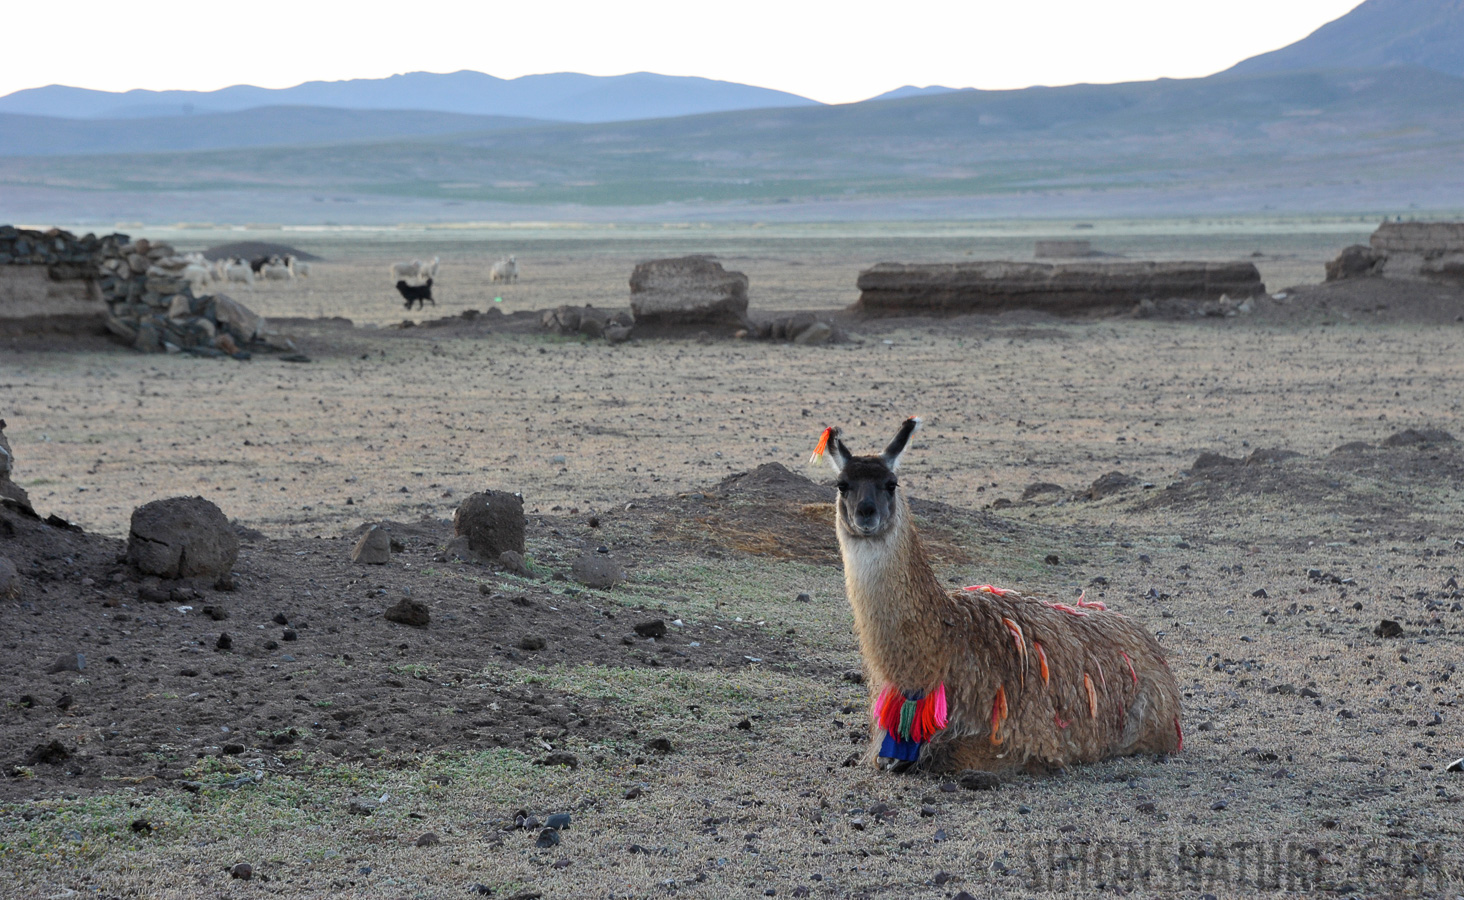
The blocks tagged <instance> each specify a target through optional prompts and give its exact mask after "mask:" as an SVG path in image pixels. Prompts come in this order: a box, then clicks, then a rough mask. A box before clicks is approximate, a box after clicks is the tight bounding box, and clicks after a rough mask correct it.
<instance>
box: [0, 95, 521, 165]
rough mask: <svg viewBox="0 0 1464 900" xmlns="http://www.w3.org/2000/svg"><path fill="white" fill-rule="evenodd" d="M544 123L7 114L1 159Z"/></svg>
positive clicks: (397, 116)
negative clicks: (79, 116)
mask: <svg viewBox="0 0 1464 900" xmlns="http://www.w3.org/2000/svg"><path fill="white" fill-rule="evenodd" d="M539 124H543V123H542V122H539V121H538V120H535V119H519V118H510V117H507V116H468V115H461V114H457V113H440V112H422V111H419V110H374V109H331V108H328V107H319V106H264V107H258V108H255V109H247V110H243V111H240V112H228V113H206V114H202V115H195V116H189V117H188V118H186V119H180V118H179V117H177V116H168V117H165V118H156V119H62V118H56V117H53V116H29V115H20V114H16V113H0V156H56V155H66V154H90V153H156V152H159V151H167V150H172V151H177V150H217V149H222V148H226V147H235V148H238V147H269V146H275V145H295V146H308V145H312V144H339V143H344V142H349V141H382V140H390V139H392V138H404V137H420V136H424V135H440V134H452V133H454V132H466V131H475V132H477V131H490V130H495V129H500V128H522V127H524V126H527V125H539Z"/></svg>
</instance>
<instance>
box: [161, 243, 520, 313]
mask: <svg viewBox="0 0 1464 900" xmlns="http://www.w3.org/2000/svg"><path fill="white" fill-rule="evenodd" d="M185 258H186V259H187V266H186V267H185V268H184V269H183V271H182V274H183V277H185V278H187V279H188V281H189V282H190V283H191V284H192V285H193V286H194V288H195V289H198V290H200V291H201V290H204V289H207V288H208V287H209V286H210V285H211V284H213V283H214V282H225V283H228V284H248V285H252V284H255V283H256V282H271V281H293V280H295V279H298V278H306V277H309V275H310V264H309V263H308V262H306V261H304V260H303V259H300V258H299V257H297V256H294V255H293V254H267V255H263V256H256V257H253V258H252V259H244V258H243V257H238V256H231V257H225V258H223V259H219V260H213V261H210V260H208V259H206V258H205V257H204V256H203V254H201V253H190V254H188V255H187V256H186V257H185ZM441 264H442V257H440V256H434V257H432V259H431V260H429V261H426V262H424V261H422V260H420V259H414V260H411V261H409V262H398V263H392V265H391V267H390V268H389V270H388V274H389V275H390V277H391V280H392V284H393V286H394V287H395V288H396V290H397V293H399V294H401V296H402V300H403V301H405V303H406V308H407V309H411V308H412V307H413V305H415V306H416V307H417V308H418V309H424V308H425V307H426V304H428V303H431V304H432V305H433V306H436V305H437V300H436V299H435V298H433V296H432V285H433V281H434V280H435V279H436V277H437V269H438V266H440V265H441ZM518 277H519V267H518V257H517V256H512V255H510V256H505V257H503V258H501V259H499V260H498V261H497V262H495V263H494V264H493V266H492V267H491V268H490V269H489V273H488V280H489V281H490V282H495V283H497V282H504V283H508V284H513V283H516V282H517V281H518Z"/></svg>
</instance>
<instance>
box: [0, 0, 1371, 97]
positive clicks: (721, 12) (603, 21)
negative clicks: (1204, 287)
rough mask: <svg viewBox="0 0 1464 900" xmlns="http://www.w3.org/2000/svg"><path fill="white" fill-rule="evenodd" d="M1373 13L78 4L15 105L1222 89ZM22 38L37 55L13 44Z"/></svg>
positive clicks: (19, 69)
mask: <svg viewBox="0 0 1464 900" xmlns="http://www.w3.org/2000/svg"><path fill="white" fill-rule="evenodd" d="M1358 2H1359V0H1223V2H1222V0H1024V2H1012V0H903V2H900V3H888V2H881V3H869V2H864V0H840V2H824V0H820V2H800V0H781V2H774V0H738V2H735V3H727V2H723V3H689V2H686V0H618V2H606V0H518V2H510V3H500V2H482V0H470V2H461V0H459V2H453V0H413V2H411V3H379V2H371V0H352V2H334V0H331V2H321V0H293V2H280V0H251V2H250V3H248V4H246V5H244V6H240V5H239V4H234V3H212V2H197V0H192V2H178V0H149V2H147V3H144V4H141V5H132V6H127V5H123V6H119V5H117V4H116V3H115V2H112V0H108V2H106V3H99V2H94V0H67V2H65V3H64V4H60V5H59V8H61V9H64V10H65V11H66V15H65V19H64V21H61V22H60V23H59V27H57V26H58V22H57V19H56V16H55V14H54V12H53V11H54V10H55V9H57V8H58V4H55V3H16V4H12V5H11V6H12V7H13V8H7V10H6V12H5V27H6V31H7V33H9V34H10V35H11V38H12V39H11V40H8V41H6V48H5V54H4V58H3V59H0V95H5V94H9V93H12V92H14V91H17V90H20V89H23V88H30V87H40V86H42V85H47V84H67V85H72V86H75V87H85V88H93V89H96V90H107V91H125V90H130V89H132V88H150V89H154V90H166V89H183V90H203V91H207V90H215V89H217V88H221V87H226V86H228V85H231V84H254V85H258V86H261V87H275V88H279V87H290V86H292V85H295V84H299V83H300V82H302V81H314V80H323V81H336V80H342V79H348V78H383V77H386V76H389V75H393V74H397V73H402V72H414V71H426V72H453V71H457V70H459V69H474V70H477V71H480V72H487V73H488V74H490V75H496V76H498V77H500V78H515V77H518V76H520V75H531V74H536V73H542V72H584V73H587V74H590V75H619V74H623V73H626V72H637V71H647V72H659V73H661V74H665V75H699V76H702V77H705V78H716V79H721V80H725V81H737V82H742V83H744V84H753V85H758V86H761V87H769V88H776V89H778V90H783V91H790V92H792V93H795V94H801V95H803V96H805V97H811V98H813V99H815V100H820V101H823V102H826V103H844V102H852V101H856V100H862V99H865V98H867V97H871V96H874V95H876V94H880V93H883V92H885V91H888V90H891V89H893V88H896V87H900V86H901V85H905V84H915V85H921V86H924V85H929V84H942V85H946V86H948V87H977V88H983V89H1002V88H1020V87H1028V86H1031V85H1035V84H1046V85H1061V84H1073V83H1076V82H1117V81H1142V80H1149V79H1153V78H1159V77H1169V78H1191V77H1200V76H1204V75H1209V74H1212V73H1214V72H1217V71H1219V70H1221V69H1225V68H1227V67H1229V66H1231V65H1233V64H1234V63H1236V62H1239V61H1240V60H1242V59H1245V58H1246V57H1249V56H1254V55H1255V54H1257V53H1264V52H1266V51H1267V50H1274V49H1276V48H1278V47H1282V46H1285V45H1286V44H1289V43H1292V42H1293V41H1296V40H1299V39H1301V38H1303V37H1305V36H1306V35H1307V34H1309V33H1311V32H1312V31H1313V30H1315V29H1316V28H1317V27H1319V26H1320V25H1322V24H1324V23H1326V22H1328V21H1331V20H1332V19H1335V18H1338V17H1339V16H1341V15H1343V14H1345V13H1347V12H1348V11H1349V10H1350V9H1352V8H1353V7H1355V6H1357V5H1358ZM19 35H25V36H26V39H25V40H17V39H16V37H17V36H19Z"/></svg>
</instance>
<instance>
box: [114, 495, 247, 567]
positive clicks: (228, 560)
mask: <svg viewBox="0 0 1464 900" xmlns="http://www.w3.org/2000/svg"><path fill="white" fill-rule="evenodd" d="M238 556H239V538H238V536H237V535H236V534H235V533H234V529H233V527H232V526H230V525H229V520H228V518H227V517H226V516H225V515H224V514H223V512H222V511H221V510H220V509H219V508H218V507H217V506H215V505H214V504H213V503H211V502H210V501H208V500H205V499H204V498H202V497H171V498H169V499H167V500H154V501H153V502H151V503H145V504H143V505H142V506H139V507H138V508H137V509H135V510H133V511H132V528H131V530H130V532H129V534H128V536H127V561H128V562H129V563H131V564H132V566H133V567H134V568H136V569H137V570H138V571H139V572H141V573H142V574H144V575H158V576H160V577H163V578H201V577H206V578H217V577H219V576H222V575H227V574H228V573H229V569H230V568H231V567H232V566H233V565H234V560H235V559H237V558H238Z"/></svg>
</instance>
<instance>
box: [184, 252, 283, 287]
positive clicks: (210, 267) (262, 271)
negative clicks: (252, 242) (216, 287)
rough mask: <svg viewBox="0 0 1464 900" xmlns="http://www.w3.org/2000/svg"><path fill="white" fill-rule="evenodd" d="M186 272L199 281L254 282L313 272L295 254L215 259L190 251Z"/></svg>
mask: <svg viewBox="0 0 1464 900" xmlns="http://www.w3.org/2000/svg"><path fill="white" fill-rule="evenodd" d="M183 274H184V276H185V277H187V278H188V280H189V281H191V282H194V283H195V285H200V284H206V283H207V282H209V281H223V282H229V283H234V284H253V283H254V282H255V280H256V279H258V280H261V281H292V280H294V279H296V278H307V277H309V275H310V263H308V262H306V261H305V260H303V259H300V258H299V257H297V256H294V255H289V254H287V255H284V256H280V255H266V256H256V257H254V258H253V259H244V258H242V257H238V256H235V257H227V258H224V259H220V260H216V261H214V262H212V263H210V262H209V261H207V260H205V259H204V258H203V255H202V254H199V253H192V254H189V264H188V268H186V269H184V270H183Z"/></svg>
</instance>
